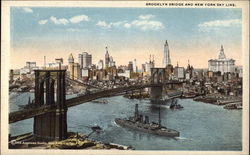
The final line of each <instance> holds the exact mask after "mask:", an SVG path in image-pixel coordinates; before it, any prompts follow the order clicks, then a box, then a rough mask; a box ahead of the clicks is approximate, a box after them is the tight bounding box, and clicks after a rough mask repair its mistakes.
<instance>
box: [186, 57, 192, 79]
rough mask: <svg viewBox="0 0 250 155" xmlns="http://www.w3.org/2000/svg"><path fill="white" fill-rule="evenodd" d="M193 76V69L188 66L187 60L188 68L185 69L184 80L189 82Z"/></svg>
mask: <svg viewBox="0 0 250 155" xmlns="http://www.w3.org/2000/svg"><path fill="white" fill-rule="evenodd" d="M193 74H194V68H193V66H191V65H190V63H189V60H188V66H187V69H186V71H185V78H186V79H187V80H190V79H191V78H192V77H193Z"/></svg>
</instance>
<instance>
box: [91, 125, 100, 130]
mask: <svg viewBox="0 0 250 155" xmlns="http://www.w3.org/2000/svg"><path fill="white" fill-rule="evenodd" d="M91 129H92V130H93V131H100V130H102V128H101V127H100V126H99V125H95V126H92V127H91Z"/></svg>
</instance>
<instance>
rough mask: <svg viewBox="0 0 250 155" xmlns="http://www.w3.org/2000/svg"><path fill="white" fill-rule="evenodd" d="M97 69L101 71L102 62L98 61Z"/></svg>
mask: <svg viewBox="0 0 250 155" xmlns="http://www.w3.org/2000/svg"><path fill="white" fill-rule="evenodd" d="M97 68H98V69H103V60H99V62H98V66H97Z"/></svg>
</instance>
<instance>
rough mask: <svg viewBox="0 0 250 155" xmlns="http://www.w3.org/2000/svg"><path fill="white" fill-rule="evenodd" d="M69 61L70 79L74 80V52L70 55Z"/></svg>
mask: <svg viewBox="0 0 250 155" xmlns="http://www.w3.org/2000/svg"><path fill="white" fill-rule="evenodd" d="M68 62H69V65H68V69H69V73H70V79H72V80H73V79H74V57H73V54H72V53H71V54H70V55H69V58H68Z"/></svg>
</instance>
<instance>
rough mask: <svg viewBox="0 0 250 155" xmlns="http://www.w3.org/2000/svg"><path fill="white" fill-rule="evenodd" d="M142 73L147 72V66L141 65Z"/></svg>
mask: <svg viewBox="0 0 250 155" xmlns="http://www.w3.org/2000/svg"><path fill="white" fill-rule="evenodd" d="M141 72H146V65H145V64H142V65H141Z"/></svg>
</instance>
